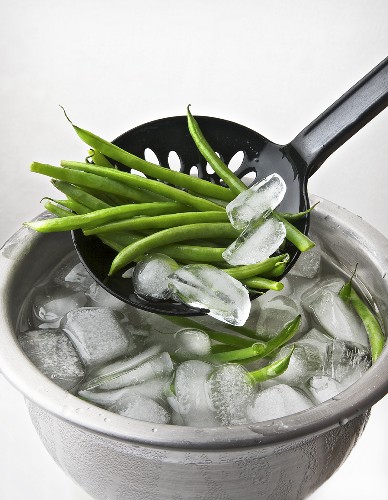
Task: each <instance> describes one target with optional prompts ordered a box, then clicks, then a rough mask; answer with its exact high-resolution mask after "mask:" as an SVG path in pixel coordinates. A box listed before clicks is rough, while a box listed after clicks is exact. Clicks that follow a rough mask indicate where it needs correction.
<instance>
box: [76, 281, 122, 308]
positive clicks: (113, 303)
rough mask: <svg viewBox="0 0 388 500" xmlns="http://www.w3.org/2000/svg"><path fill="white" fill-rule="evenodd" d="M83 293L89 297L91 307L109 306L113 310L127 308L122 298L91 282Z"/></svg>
mask: <svg viewBox="0 0 388 500" xmlns="http://www.w3.org/2000/svg"><path fill="white" fill-rule="evenodd" d="M85 295H86V296H87V297H89V298H90V302H91V305H92V306H93V307H109V308H111V309H114V310H115V311H121V310H123V309H127V307H128V306H127V304H126V303H125V302H123V301H122V300H119V299H117V298H116V297H115V296H114V295H112V294H111V293H109V292H107V291H106V290H105V289H104V288H103V287H102V286H100V285H98V284H97V283H96V282H93V283H92V284H91V285H90V287H89V289H88V290H87V291H86V292H85Z"/></svg>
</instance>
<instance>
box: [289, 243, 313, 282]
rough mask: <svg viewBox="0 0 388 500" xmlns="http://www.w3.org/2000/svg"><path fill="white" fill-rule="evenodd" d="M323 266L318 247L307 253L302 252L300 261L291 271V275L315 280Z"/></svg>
mask: <svg viewBox="0 0 388 500" xmlns="http://www.w3.org/2000/svg"><path fill="white" fill-rule="evenodd" d="M320 265H321V249H320V248H319V246H318V245H315V247H313V248H310V250H308V251H307V252H301V254H300V255H299V257H298V260H297V261H296V262H295V264H294V266H293V267H292V269H291V270H290V274H291V275H294V276H300V277H302V278H314V277H315V276H317V274H318V272H319V268H320Z"/></svg>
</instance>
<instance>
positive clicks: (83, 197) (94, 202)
mask: <svg viewBox="0 0 388 500" xmlns="http://www.w3.org/2000/svg"><path fill="white" fill-rule="evenodd" d="M51 182H52V184H53V186H55V187H56V188H57V189H58V190H59V191H61V193H63V194H65V195H66V196H68V197H69V198H71V199H72V200H74V201H78V203H82V205H85V206H87V207H88V208H90V209H91V210H101V209H103V208H109V207H110V206H111V205H109V204H108V203H106V202H105V201H103V200H100V199H99V198H97V197H96V196H94V195H92V194H89V193H87V192H85V191H83V190H82V189H80V188H79V187H77V186H73V184H69V183H68V182H64V181H59V180H56V179H53V180H52V181H51Z"/></svg>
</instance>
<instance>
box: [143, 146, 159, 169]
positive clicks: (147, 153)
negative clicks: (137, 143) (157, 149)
mask: <svg viewBox="0 0 388 500" xmlns="http://www.w3.org/2000/svg"><path fill="white" fill-rule="evenodd" d="M144 159H145V160H146V161H149V162H150V163H154V164H155V165H159V160H158V157H157V156H156V154H155V153H154V152H153V151H152V149H151V148H146V149H145V150H144Z"/></svg>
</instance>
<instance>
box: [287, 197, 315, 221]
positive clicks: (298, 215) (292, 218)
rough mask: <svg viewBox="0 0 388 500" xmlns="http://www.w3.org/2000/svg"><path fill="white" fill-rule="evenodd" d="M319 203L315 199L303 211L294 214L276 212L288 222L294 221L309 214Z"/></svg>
mask: <svg viewBox="0 0 388 500" xmlns="http://www.w3.org/2000/svg"><path fill="white" fill-rule="evenodd" d="M318 204H319V201H317V202H316V203H315V204H314V205H313V206H312V207H310V208H309V209H308V210H305V211H304V212H298V213H296V214H290V213H287V212H278V214H279V215H280V216H281V217H283V219H286V220H287V221H288V222H296V221H298V220H300V219H303V217H305V216H306V215H307V214H309V213H310V212H311V211H312V210H314V208H315V207H316V206H317V205H318Z"/></svg>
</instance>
